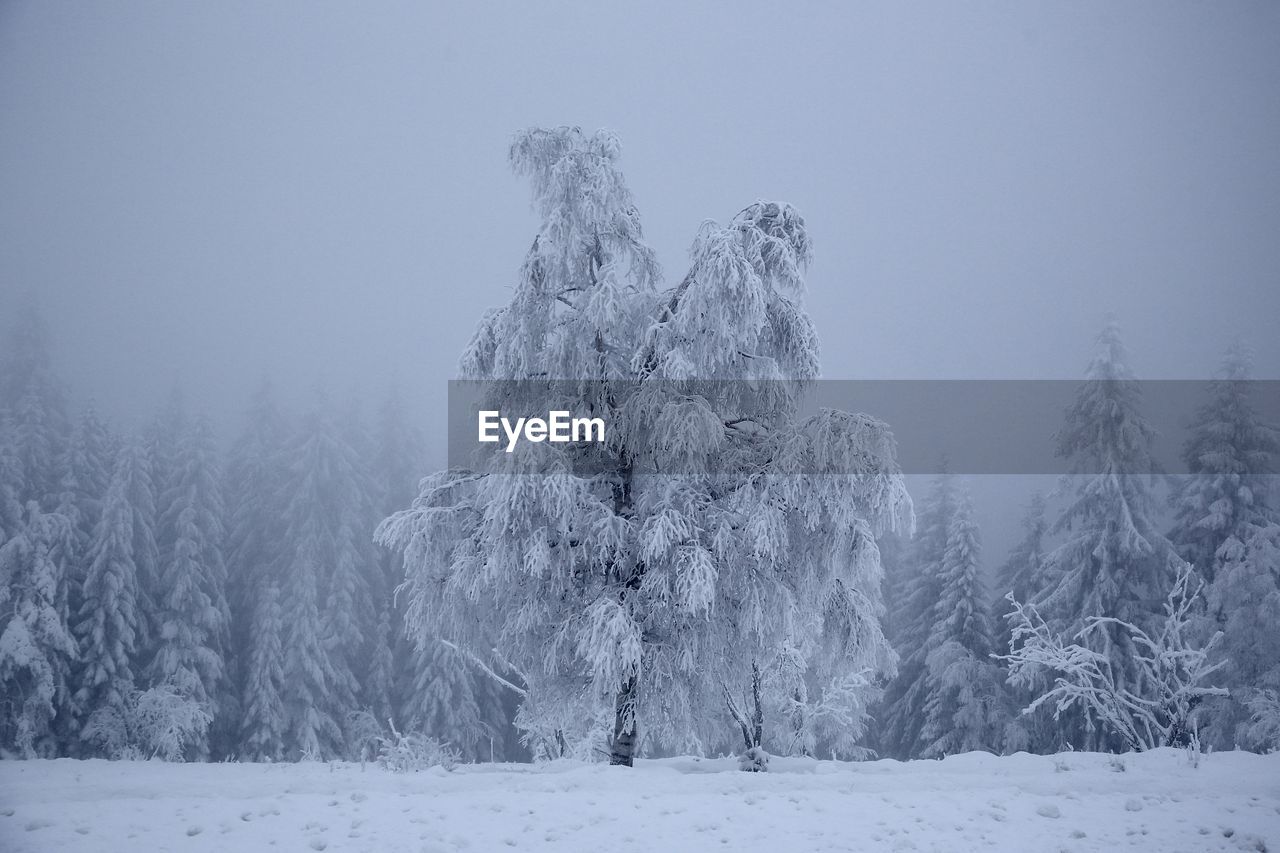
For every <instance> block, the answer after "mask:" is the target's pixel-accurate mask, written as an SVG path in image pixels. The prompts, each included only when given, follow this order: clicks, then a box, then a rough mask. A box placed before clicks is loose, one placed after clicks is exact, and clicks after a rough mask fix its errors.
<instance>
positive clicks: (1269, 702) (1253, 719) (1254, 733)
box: [1244, 690, 1280, 752]
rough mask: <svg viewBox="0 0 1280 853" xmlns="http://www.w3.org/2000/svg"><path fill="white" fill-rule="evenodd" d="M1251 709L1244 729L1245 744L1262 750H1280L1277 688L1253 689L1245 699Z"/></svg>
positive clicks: (1279, 696)
mask: <svg viewBox="0 0 1280 853" xmlns="http://www.w3.org/2000/svg"><path fill="white" fill-rule="evenodd" d="M1244 704H1245V707H1247V708H1248V709H1249V723H1248V726H1247V727H1246V728H1245V730H1244V745H1246V746H1248V747H1249V748H1250V749H1256V750H1259V751H1260V752H1276V751H1280V693H1277V692H1276V691H1275V690H1253V691H1250V692H1249V694H1248V696H1247V697H1246V698H1245V700H1244Z"/></svg>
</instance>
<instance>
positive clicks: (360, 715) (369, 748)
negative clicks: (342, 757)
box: [346, 709, 384, 761]
mask: <svg viewBox="0 0 1280 853" xmlns="http://www.w3.org/2000/svg"><path fill="white" fill-rule="evenodd" d="M383 734H384V731H383V728H382V725H381V724H380V723H379V722H378V718H377V717H375V716H374V715H373V712H371V711H369V710H368V709H364V710H361V711H352V712H351V713H350V714H348V715H347V730H346V739H347V755H348V756H349V757H350V758H351V760H352V761H368V760H370V759H373V758H377V757H378V751H379V747H380V745H381V742H382V738H383Z"/></svg>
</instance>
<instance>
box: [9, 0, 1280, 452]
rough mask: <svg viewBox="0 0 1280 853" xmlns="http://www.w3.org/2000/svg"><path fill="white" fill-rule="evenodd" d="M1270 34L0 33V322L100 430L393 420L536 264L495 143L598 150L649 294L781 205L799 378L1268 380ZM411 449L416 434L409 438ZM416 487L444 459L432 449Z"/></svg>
mask: <svg viewBox="0 0 1280 853" xmlns="http://www.w3.org/2000/svg"><path fill="white" fill-rule="evenodd" d="M1277 46H1280V5H1278V4H1275V3H1252V2H1247V3H1246V2H1230V3H1219V4H1205V3H1176V2H1158V3H1139V2H1126V3H1121V4H1114V3H1057V4H1043V3H1023V2H1018V3H1004V4H997V3H979V4H953V3H931V4H902V3H892V4H891V3H884V4H874V5H872V4H834V3H832V4H826V5H818V4H810V3H798V4H781V3H776V2H771V3H767V4H759V3H736V4H717V5H715V6H712V5H700V4H688V3H676V4H670V5H664V6H657V5H652V4H635V3H633V4H626V5H621V4H604V3H580V4H564V5H553V4H547V3H524V4H515V3H512V4H503V5H494V4H481V3H477V4H460V3H450V4H427V3H406V4H390V3H367V4H355V3H335V4H320V3H310V2H308V3H292V4H291V3H284V2H271V3H265V4H264V3H248V2H244V3H239V2H219V3H208V4H199V5H197V4H188V3H161V2H156V3H141V2H117V3H98V4H89V3H71V2H42V3H36V2H12V0H11V2H7V3H4V4H2V5H0V311H4V310H6V309H8V308H9V307H11V306H12V305H13V304H14V302H15V297H16V295H17V294H18V293H20V292H22V291H25V290H32V291H35V292H37V293H38V294H39V295H40V297H41V302H42V303H43V307H44V309H45V313H46V315H47V317H48V319H49V321H50V325H51V327H52V329H53V331H54V334H55V337H56V340H57V343H58V346H59V351H60V366H61V367H62V370H63V373H64V375H66V376H67V377H68V379H70V380H71V381H72V383H73V386H74V387H75V389H76V390H77V392H78V393H80V394H87V393H89V391H90V390H92V391H93V392H94V393H96V395H97V397H98V400H99V405H100V408H102V409H104V410H105V411H106V412H107V413H108V414H109V415H111V416H112V419H113V420H114V421H115V423H116V424H117V425H120V426H130V425H132V423H133V422H135V421H136V420H137V419H138V418H140V417H143V416H146V415H149V414H150V412H151V411H152V410H153V409H154V407H155V406H156V404H157V403H158V402H159V400H160V399H161V398H162V396H163V395H164V393H165V391H166V390H167V389H168V387H169V386H170V385H171V384H173V383H174V382H175V381H177V382H180V383H181V384H183V385H184V386H185V387H187V388H188V389H190V390H189V397H190V398H191V399H192V400H193V401H194V402H196V403H197V404H198V405H200V406H202V407H203V408H205V409H206V410H208V411H209V412H210V413H211V414H213V415H214V416H215V418H216V419H217V420H218V421H219V422H220V423H222V424H225V425H226V426H232V425H235V424H237V423H238V415H239V412H240V411H241V410H242V409H243V407H244V405H245V403H246V398H247V393H248V389H249V387H250V386H252V385H253V384H255V383H256V382H257V380H258V378H259V377H260V376H261V375H262V374H263V372H264V371H265V372H269V373H270V374H272V375H273V377H274V378H275V380H276V382H277V385H279V386H281V387H282V388H284V389H285V390H286V392H287V393H288V394H292V393H294V392H295V391H296V392H297V399H298V400H299V401H301V400H305V399H306V392H307V391H308V390H309V389H310V388H312V387H313V386H314V385H315V383H316V381H317V380H323V381H324V382H325V383H326V384H327V385H328V387H329V388H330V389H332V390H334V391H336V392H339V393H345V392H346V391H348V390H349V389H351V388H353V387H363V388H365V389H366V390H365V392H364V393H365V396H366V397H369V398H379V397H381V395H382V394H383V392H384V390H385V388H386V387H387V384H388V382H389V381H390V380H391V379H392V378H393V377H394V378H397V379H398V381H399V382H400V384H401V385H402V387H403V388H404V390H405V391H406V393H407V394H408V396H410V397H411V398H412V401H413V402H415V403H416V405H417V406H419V407H421V410H425V408H426V406H427V404H429V403H430V402H431V401H443V399H444V381H445V379H447V378H448V377H449V376H451V375H452V372H453V368H454V364H455V362H456V359H457V356H458V354H459V352H460V351H461V348H462V346H463V345H464V343H465V341H466V339H467V337H468V336H469V335H470V332H471V330H472V328H473V327H474V325H475V322H476V321H477V319H478V318H479V316H480V314H481V312H482V311H483V309H484V308H486V307H488V306H492V305H497V304H501V303H502V302H504V301H505V300H506V299H507V298H508V296H509V289H508V288H509V287H510V285H511V284H512V283H513V282H514V280H515V276H516V270H517V268H518V266H519V263H520V260H521V257H522V255H523V253H524V251H525V250H526V249H527V247H528V244H529V241H530V239H531V238H532V235H533V231H534V221H533V217H532V214H531V212H530V209H529V203H528V189H527V187H526V186H525V185H524V184H523V182H521V181H520V180H518V179H517V178H515V177H514V176H513V175H512V174H511V173H510V170H509V169H508V167H507V164H506V160H505V157H506V146H507V143H508V139H509V136H510V134H511V133H512V131H514V130H516V129H518V128H521V127H524V126H528V125H535V124H539V125H557V124H579V125H582V126H584V127H585V128H588V129H594V128H597V127H609V128H612V129H614V130H616V131H617V132H618V133H619V134H620V136H621V138H622V140H623V145H624V149H623V150H624V157H623V161H622V162H623V166H624V168H625V170H626V173H627V175H628V178H629V181H630V184H631V187H632V190H633V191H634V193H635V195H636V197H637V200H638V202H639V204H640V207H641V211H642V214H643V216H644V221H645V224H646V228H647V232H648V234H649V236H650V238H651V242H652V243H653V244H654V246H655V247H656V248H657V250H658V252H659V255H660V257H661V259H662V261H663V263H664V266H665V267H666V270H667V276H668V279H669V280H676V279H678V278H679V276H680V275H682V274H683V271H684V266H685V258H686V250H687V247H688V245H689V243H690V241H691V240H692V238H693V235H694V232H695V230H696V228H697V226H698V224H699V223H700V222H701V221H702V220H703V219H706V218H718V219H724V218H727V217H729V216H731V215H732V214H733V213H735V212H736V211H737V210H739V209H740V208H741V207H742V206H743V205H745V204H746V203H748V202H750V201H753V200H755V199H756V198H759V197H767V198H774V199H778V200H784V201H789V202H791V203H793V204H795V205H796V206H798V207H799V208H800V209H801V211H802V212H803V213H804V214H805V215H806V217H807V219H808V222H809V224H810V226H811V230H812V234H813V236H814V241H815V252H816V257H815V262H814V264H813V266H812V268H811V270H810V276H809V285H810V296H809V307H810V310H811V311H812V313H813V314H814V315H815V317H816V320H817V324H818V327H819V330H820V332H821V333H822V340H823V365H824V371H825V374H826V375H827V376H828V377H859V378H862V377H867V378H897V377H912V378H953V377H954V378H1006V377H1017V378H1041V377H1043V378H1050V377H1052V378H1065V377H1072V376H1078V375H1079V374H1080V373H1081V371H1082V369H1083V367H1084V363H1085V359H1086V356H1087V352H1088V349H1089V344H1090V340H1091V338H1092V336H1093V335H1094V334H1095V332H1096V331H1097V329H1098V328H1099V326H1100V324H1101V322H1102V320H1103V318H1104V316H1105V315H1106V314H1107V313H1108V312H1114V313H1115V314H1116V315H1117V316H1118V317H1119V319H1120V321H1121V323H1122V324H1123V326H1124V327H1125V329H1126V333H1127V339H1128V343H1129V346H1130V349H1131V352H1132V354H1133V357H1134V366H1135V368H1136V369H1137V370H1138V372H1139V373H1140V374H1141V375H1143V376H1146V377H1151V378H1173V377H1200V376H1205V375H1207V374H1208V373H1209V372H1210V371H1211V369H1212V368H1213V367H1214V365H1215V363H1216V361H1217V359H1218V355H1219V353H1220V352H1221V350H1222V349H1223V348H1224V346H1225V345H1226V344H1227V343H1228V342H1229V341H1230V340H1231V339H1232V338H1233V337H1234V336H1236V335H1240V336H1243V337H1244V338H1246V339H1248V340H1249V341H1250V342H1251V343H1252V345H1253V346H1254V348H1255V350H1256V353H1257V356H1258V367H1259V373H1260V375H1262V376H1269V377H1280V338H1278V336H1277V335H1276V327H1277V324H1276V320H1277V318H1278V317H1280V295H1278V294H1280V239H1278V237H1280V202H1278V201H1277V200H1278V199H1280V154H1278V153H1277V152H1280V50H1277ZM441 420H442V418H441ZM440 455H441V456H443V452H442V451H440Z"/></svg>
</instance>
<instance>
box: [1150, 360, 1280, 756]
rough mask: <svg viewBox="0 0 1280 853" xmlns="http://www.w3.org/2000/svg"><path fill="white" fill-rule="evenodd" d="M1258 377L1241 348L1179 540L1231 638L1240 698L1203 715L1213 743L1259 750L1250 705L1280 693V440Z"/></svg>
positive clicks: (1192, 477) (1190, 477) (1196, 462)
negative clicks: (1279, 480)
mask: <svg viewBox="0 0 1280 853" xmlns="http://www.w3.org/2000/svg"><path fill="white" fill-rule="evenodd" d="M1249 376H1250V360H1249V356H1248V353H1247V352H1246V351H1245V350H1244V349H1243V348H1242V347H1240V346H1236V347H1233V348H1232V349H1231V350H1230V351H1229V352H1228V353H1227V355H1226V358H1225V359H1224V362H1223V365H1222V368H1221V370H1220V372H1219V374H1218V377H1217V378H1216V379H1215V380H1214V381H1213V382H1212V383H1211V385H1210V393H1211V395H1212V398H1211V399H1210V400H1209V401H1208V402H1207V403H1205V404H1204V405H1203V406H1202V407H1201V408H1200V410H1199V411H1198V412H1197V414H1196V418H1195V420H1194V421H1193V423H1192V425H1191V435H1190V437H1189V439H1188V441H1187V445H1186V448H1185V450H1184V453H1183V458H1184V459H1185V461H1186V463H1187V470H1188V474H1187V475H1185V476H1182V477H1179V478H1178V479H1177V484H1178V488H1177V491H1176V493H1175V495H1174V508H1175V511H1176V519H1175V523H1174V527H1173V529H1172V531H1171V533H1170V538H1171V539H1173V541H1174V543H1175V545H1176V546H1177V548H1178V550H1179V552H1180V553H1181V555H1182V557H1183V558H1184V559H1186V560H1187V561H1188V562H1190V563H1191V564H1192V565H1193V566H1195V568H1196V570H1197V572H1199V574H1200V576H1201V577H1203V578H1206V579H1207V580H1208V581H1209V585H1208V590H1207V592H1206V598H1207V600H1208V609H1209V613H1208V616H1209V620H1210V622H1211V623H1212V627H1213V628H1216V629H1219V630H1221V631H1222V632H1223V637H1222V642H1221V643H1220V644H1219V645H1218V646H1217V648H1216V649H1215V652H1216V654H1217V656H1218V659H1220V660H1222V661H1224V664H1223V669H1222V671H1221V675H1220V676H1219V677H1220V680H1221V682H1220V683H1222V684H1224V685H1225V686H1226V687H1228V688H1229V689H1230V695H1228V696H1226V697H1221V698H1215V699H1210V700H1209V701H1208V702H1207V703H1206V704H1207V706H1208V707H1207V708H1206V709H1204V710H1205V711H1206V713H1204V714H1203V715H1202V716H1203V717H1204V722H1205V727H1206V737H1207V739H1208V740H1209V741H1210V742H1211V743H1213V744H1214V745H1216V746H1218V747H1220V748H1230V747H1232V746H1235V745H1236V744H1237V743H1239V744H1241V745H1244V746H1259V744H1254V743H1252V742H1250V740H1249V738H1248V736H1247V730H1248V728H1249V726H1248V722H1249V716H1250V712H1249V709H1248V703H1249V701H1250V700H1251V699H1252V698H1253V696H1254V694H1255V693H1256V692H1257V691H1259V690H1264V689H1272V690H1275V689H1277V688H1280V663H1278V662H1280V637H1278V636H1277V635H1278V634H1280V632H1277V630H1276V625H1277V622H1278V621H1280V506H1278V505H1277V500H1278V499H1277V495H1276V493H1275V480H1276V477H1275V474H1276V470H1277V467H1276V462H1277V454H1278V453H1280V431H1278V430H1277V428H1276V426H1274V425H1272V424H1268V423H1265V422H1263V421H1262V419H1261V418H1260V416H1259V414H1258V411H1257V407H1256V404H1255V402H1254V400H1253V399H1252V397H1251V390H1252V386H1251V383H1250V382H1249Z"/></svg>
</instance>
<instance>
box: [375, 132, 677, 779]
mask: <svg viewBox="0 0 1280 853" xmlns="http://www.w3.org/2000/svg"><path fill="white" fill-rule="evenodd" d="M617 157H618V143H617V140H616V139H615V138H614V137H613V136H612V135H610V134H606V133H599V134H596V135H594V136H590V135H587V134H583V133H582V132H580V131H578V130H576V129H568V128H561V129H557V130H552V131H544V130H531V131H528V132H526V133H523V134H520V135H518V136H517V138H516V140H515V141H514V142H513V144H512V147H511V161H512V165H513V167H514V168H515V169H516V171H517V172H518V173H520V174H523V175H526V176H528V177H529V178H530V179H531V180H532V182H533V185H534V201H535V206H536V208H537V211H538V213H539V216H540V218H541V220H542V225H541V228H540V229H539V233H538V236H537V237H536V238H535V240H534V243H533V246H532V247H531V248H530V250H529V253H528V255H527V257H526V259H525V262H524V265H523V267H522V269H521V272H520V277H519V281H518V284H517V287H516V290H515V293H514V294H513V297H512V300H511V303H510V304H509V305H508V306H507V307H506V308H503V309H501V310H499V311H496V312H492V313H491V314H489V315H488V316H487V317H486V318H485V319H484V321H483V322H482V323H481V326H480V329H479V330H478V332H477V333H476V335H475V337H474V338H473V341H472V343H471V344H470V345H469V346H468V348H467V350H466V352H465V353H464V354H463V357H462V365H461V367H462V373H463V375H464V376H465V377H468V378H475V379H489V380H508V381H510V382H509V386H508V387H509V388H510V392H509V393H511V394H513V395H514V394H516V393H519V391H520V390H521V389H520V386H519V385H518V384H517V383H518V381H519V380H533V379H541V378H547V379H581V380H597V381H599V382H600V383H601V390H600V392H599V393H598V394H597V395H596V396H597V399H596V400H595V401H593V402H595V403H597V404H598V405H599V406H601V408H602V410H603V411H606V412H607V411H609V410H610V409H612V411H614V412H616V411H617V403H614V404H613V405H610V397H611V394H610V391H611V390H612V388H613V386H615V385H617V387H618V390H617V395H618V396H622V395H624V394H626V393H627V391H626V388H625V387H623V386H622V385H621V384H620V383H623V382H624V381H625V380H627V379H629V378H631V377H632V376H633V372H632V370H631V364H630V362H631V357H632V354H633V353H634V352H635V350H636V347H637V344H638V331H637V330H639V329H642V328H643V327H644V326H645V325H646V318H645V309H646V308H647V306H648V304H649V298H647V297H651V295H652V293H653V291H654V282H655V280H656V277H657V274H658V271H657V264H656V261H655V260H654V258H653V253H652V251H651V250H650V249H649V248H648V246H646V245H645V244H644V243H643V242H642V237H641V233H640V225H639V219H638V215H637V214H636V211H635V207H634V204H633V203H632V201H631V196H630V192H629V190H628V189H627V187H626V185H625V183H624V182H623V179H622V175H621V173H620V172H619V171H618V170H617V168H616V159H617ZM539 449H541V450H543V451H545V452H543V453H541V454H538V455H539V456H540V457H542V459H539V460H534V462H533V463H532V464H539V463H541V465H540V469H539V468H533V469H532V470H531V471H530V473H535V472H536V473H540V474H543V475H544V476H540V477H527V476H518V475H513V476H489V474H488V472H476V473H472V472H467V471H462V470H454V471H450V472H446V473H443V474H438V475H434V476H432V477H428V478H427V479H426V480H424V481H423V488H422V491H421V494H420V495H419V497H418V498H417V499H416V500H415V502H414V509H413V510H411V511H409V512H407V513H399V514H397V515H396V516H393V517H392V518H391V519H389V520H388V522H384V524H383V526H382V528H381V531H380V540H381V541H382V542H383V543H384V544H386V545H388V546H390V547H392V548H395V549H397V550H401V551H403V552H404V555H405V563H406V571H407V573H408V577H407V580H408V582H409V584H410V590H409V592H410V598H409V605H408V606H409V611H408V614H407V619H408V624H409V627H410V630H411V631H412V632H413V633H414V634H415V635H416V637H417V639H418V641H419V642H424V641H425V640H426V639H427V638H429V637H430V636H432V635H437V636H441V637H443V638H445V639H447V640H449V641H451V642H455V643H457V644H460V645H463V646H465V647H467V648H469V649H472V650H474V653H475V654H477V655H478V656H482V657H486V658H491V657H492V654H491V652H490V650H491V649H493V648H499V647H501V648H500V650H501V652H502V654H503V655H504V656H506V657H509V658H510V659H511V661H512V662H513V663H514V664H515V665H517V666H518V668H519V669H520V671H521V672H522V673H523V674H524V677H525V680H526V683H527V691H528V693H529V694H530V696H531V697H532V698H533V699H534V700H535V701H540V702H541V703H542V705H543V707H546V706H560V705H562V703H559V702H555V701H553V700H552V699H551V696H552V695H553V694H555V693H557V692H566V691H567V692H570V693H582V692H583V691H584V690H586V689H587V688H588V687H589V685H590V683H591V682H592V681H594V682H595V686H596V688H597V691H598V692H601V693H608V692H612V693H615V694H617V697H618V699H617V701H618V710H617V713H616V717H617V720H618V721H619V726H618V729H619V731H618V733H619V735H620V736H621V735H625V736H626V739H627V743H626V745H625V747H623V748H622V750H621V751H620V752H619V760H621V761H623V762H624V763H630V756H631V751H632V744H633V732H634V711H633V710H632V708H633V703H634V700H633V698H632V697H633V694H634V690H635V687H634V684H635V682H634V677H633V676H634V668H635V666H634V664H635V661H634V656H633V654H632V648H631V642H630V640H628V641H627V642H626V643H623V644H619V643H618V642H615V641H612V640H606V639H605V638H599V639H600V640H601V644H600V645H599V646H598V648H597V650H595V651H594V652H593V653H594V654H599V655H601V656H604V657H603V659H602V660H601V661H600V666H599V667H597V670H598V672H597V673H596V674H595V675H596V677H595V678H594V679H593V677H592V674H591V673H589V671H588V670H589V664H588V663H587V662H586V661H585V660H584V655H585V654H586V653H587V652H588V644H589V643H590V638H588V637H587V636H585V633H584V632H585V631H586V630H587V624H586V623H587V621H588V614H587V611H588V609H590V608H591V607H592V605H593V602H596V601H599V602H601V604H600V605H598V607H597V609H596V612H595V615H596V616H597V617H604V618H603V619H598V620H597V625H598V626H600V627H602V626H604V625H607V624H608V623H609V620H608V618H607V616H606V614H605V613H604V611H603V610H601V609H600V608H602V607H605V606H607V604H608V601H609V599H608V598H606V597H604V596H602V592H603V591H604V589H605V587H612V586H614V585H616V584H617V583H618V580H617V576H618V574H619V572H620V571H622V570H625V565H619V564H620V563H621V558H622V557H623V556H624V555H625V553H626V548H627V539H628V538H629V535H630V534H629V526H630V525H629V523H628V520H627V518H626V516H627V515H628V514H629V505H630V504H631V497H630V494H629V487H628V486H627V484H626V482H625V480H626V477H627V476H628V475H627V470H626V469H627V466H626V462H625V459H623V458H622V454H621V453H619V452H618V450H617V449H616V448H612V449H611V454H610V455H611V457H612V458H611V459H610V460H607V461H606V463H605V465H602V466H601V467H602V468H603V467H606V466H607V465H608V463H609V462H612V467H613V468H614V469H615V472H616V474H617V477H616V481H617V482H616V487H615V484H613V483H610V482H609V481H608V480H606V479H605V477H604V476H601V477H597V478H588V477H575V476H573V474H572V473H571V460H569V459H567V458H549V459H548V458H547V457H565V456H567V454H565V453H563V452H559V451H561V448H559V447H553V446H551V445H542V446H541V447H540V448H539ZM514 456H516V457H517V458H519V457H520V455H519V454H516V455H514ZM543 459H545V460H546V461H545V462H543ZM513 461H515V460H513ZM520 461H523V460H522V459H520ZM557 469H559V470H560V471H561V472H562V473H559V474H556V473H553V472H554V471H556V470H557ZM494 473H495V474H496V473H498V472H494ZM611 492H612V494H611ZM442 584H447V587H445V586H442ZM467 587H471V588H472V589H473V590H474V592H473V593H472V594H470V595H468V594H466V592H465V590H466V588H467ZM437 590H442V591H443V592H445V593H446V594H445V595H439V594H437ZM450 592H452V593H453V594H452V595H449V594H448V593H450ZM481 594H483V596H484V598H485V601H484V602H483V606H482V602H481V601H480V600H479V599H480V597H481ZM614 612H615V613H616V614H617V616H618V620H617V622H616V625H617V626H618V627H623V628H625V624H624V623H625V621H626V619H625V616H624V615H622V614H621V613H617V610H616V608H615V610H614ZM490 614H492V615H490ZM633 637H634V635H633ZM610 704H612V703H610ZM602 705H603V703H595V705H594V706H593V710H592V711H591V713H592V714H600V713H604V712H603V710H602V707H601V706H602ZM590 725H591V722H590V721H582V720H577V721H571V720H569V719H563V720H559V721H557V722H556V723H554V724H553V728H556V729H557V730H560V729H564V730H569V729H571V727H573V728H578V729H582V728H585V727H590Z"/></svg>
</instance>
